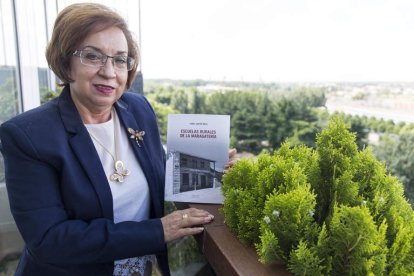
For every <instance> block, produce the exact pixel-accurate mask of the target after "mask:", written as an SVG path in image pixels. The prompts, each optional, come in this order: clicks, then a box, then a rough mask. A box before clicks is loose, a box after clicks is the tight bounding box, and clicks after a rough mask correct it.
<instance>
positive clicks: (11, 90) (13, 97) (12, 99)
mask: <svg viewBox="0 0 414 276" xmlns="http://www.w3.org/2000/svg"><path fill="white" fill-rule="evenodd" d="M18 100H19V97H18V94H17V87H16V85H15V79H14V77H13V76H11V77H10V78H8V79H7V80H6V81H5V82H4V83H2V84H1V85H0V124H1V123H3V122H4V121H6V120H7V119H9V118H11V117H12V116H14V115H16V114H17V113H18V111H19V109H20V107H19V101H18Z"/></svg>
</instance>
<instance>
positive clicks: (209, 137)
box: [165, 114, 230, 203]
mask: <svg viewBox="0 0 414 276" xmlns="http://www.w3.org/2000/svg"><path fill="white" fill-rule="evenodd" d="M229 143H230V116H228V115H206V114H169V115H168V129H167V164H166V175H165V200H166V201H179V202H193V203H223V200H224V196H223V194H222V192H221V185H222V177H223V172H224V165H225V164H226V163H227V161H228V159H229V156H228V151H229Z"/></svg>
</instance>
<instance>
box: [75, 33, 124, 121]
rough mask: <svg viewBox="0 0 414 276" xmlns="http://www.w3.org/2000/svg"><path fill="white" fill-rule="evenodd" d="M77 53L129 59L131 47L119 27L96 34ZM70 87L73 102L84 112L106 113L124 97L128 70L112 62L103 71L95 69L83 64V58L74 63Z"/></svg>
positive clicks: (109, 60) (78, 58) (108, 60)
mask: <svg viewBox="0 0 414 276" xmlns="http://www.w3.org/2000/svg"><path fill="white" fill-rule="evenodd" d="M77 50H93V51H95V52H98V53H102V54H104V55H107V56H111V57H112V56H116V55H125V56H128V43H127V40H126V38H125V35H124V33H123V32H122V31H121V29H119V28H117V27H111V28H109V29H106V30H103V31H100V32H96V33H92V34H90V35H89V36H87V37H86V38H85V40H84V41H83V42H82V43H81V44H80V45H79V47H78V49H77ZM70 77H71V79H72V80H73V82H71V83H69V86H70V91H71V95H72V99H73V101H74V103H75V105H76V106H77V108H78V109H81V110H80V111H83V112H90V113H101V112H105V111H107V110H108V109H110V108H111V107H112V105H113V104H114V103H115V101H116V100H117V99H119V98H120V97H121V96H122V94H123V93H124V90H125V86H126V82H127V79H128V71H127V70H119V69H116V68H115V67H114V66H113V59H112V58H108V59H107V61H106V64H105V65H104V66H102V67H91V66H88V65H85V64H82V63H81V58H80V57H78V56H73V57H72V60H71V68H70Z"/></svg>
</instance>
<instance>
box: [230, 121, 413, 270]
mask: <svg viewBox="0 0 414 276" xmlns="http://www.w3.org/2000/svg"><path fill="white" fill-rule="evenodd" d="M349 128H350V126H349V124H346V123H345V122H344V121H343V120H342V119H341V118H340V117H339V116H336V117H333V118H332V119H331V121H330V122H329V123H328V125H327V127H326V129H324V130H323V131H322V132H321V133H320V134H318V135H317V139H316V144H317V147H316V149H314V148H311V147H308V146H305V145H300V146H293V147H291V146H290V145H289V144H288V143H283V144H282V146H281V147H280V149H279V150H277V151H275V152H273V153H272V154H269V153H263V154H260V155H259V156H258V158H257V159H256V160H252V159H250V160H247V159H242V160H240V161H239V162H237V163H235V164H234V165H233V167H232V169H231V170H230V171H229V172H228V173H227V174H226V175H225V176H224V179H223V191H224V193H225V201H224V206H223V209H222V212H223V214H224V217H225V222H226V224H227V225H228V226H229V228H230V229H231V230H232V231H233V232H234V233H235V234H236V235H237V236H238V237H239V238H240V239H241V240H243V241H244V242H245V243H249V244H252V245H253V244H254V245H255V247H256V249H257V252H258V254H259V259H260V260H261V262H263V263H270V262H273V261H283V262H285V263H286V264H287V267H288V269H289V270H290V271H291V272H293V273H294V274H296V275H407V274H409V273H414V231H412V230H413V229H414V212H413V209H412V208H411V206H410V205H409V203H408V202H407V200H406V199H405V198H404V194H403V187H402V185H401V183H400V182H399V181H398V180H397V178H395V177H393V176H391V175H390V174H388V173H387V170H386V168H385V166H384V164H383V163H381V162H379V161H378V160H377V159H376V158H375V157H374V155H373V154H372V151H371V150H370V149H363V150H358V146H357V144H356V143H355V140H356V138H355V137H356V136H355V134H354V133H351V132H350V131H349ZM257 225H259V226H257Z"/></svg>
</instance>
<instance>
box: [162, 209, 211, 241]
mask: <svg viewBox="0 0 414 276" xmlns="http://www.w3.org/2000/svg"><path fill="white" fill-rule="evenodd" d="M213 219H214V216H213V215H212V214H210V213H209V212H207V211H204V210H201V209H196V208H188V209H185V210H178V211H174V212H172V213H171V214H168V215H166V216H165V217H162V218H161V223H162V227H163V229H164V239H165V242H169V241H173V240H175V239H178V238H181V237H184V236H190V235H195V234H199V233H201V232H203V230H204V227H203V226H202V225H204V224H207V223H210V222H211V221H212V220H213Z"/></svg>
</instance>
